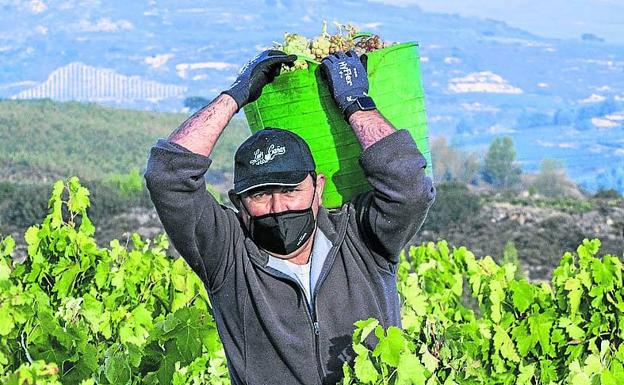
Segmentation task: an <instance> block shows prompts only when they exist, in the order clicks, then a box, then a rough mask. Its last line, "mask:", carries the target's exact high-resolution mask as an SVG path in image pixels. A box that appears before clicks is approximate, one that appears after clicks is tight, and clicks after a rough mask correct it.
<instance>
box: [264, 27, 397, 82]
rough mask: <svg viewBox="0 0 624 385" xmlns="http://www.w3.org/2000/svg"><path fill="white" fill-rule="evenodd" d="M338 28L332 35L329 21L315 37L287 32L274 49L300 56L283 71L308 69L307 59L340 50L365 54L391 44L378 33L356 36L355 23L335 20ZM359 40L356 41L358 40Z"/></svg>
mask: <svg viewBox="0 0 624 385" xmlns="http://www.w3.org/2000/svg"><path fill="white" fill-rule="evenodd" d="M334 24H335V25H336V27H337V29H338V33H336V34H334V35H331V34H329V33H328V32H327V22H323V30H322V32H321V34H320V35H319V36H317V37H315V38H313V39H308V38H306V37H305V36H302V35H299V34H296V33H288V32H287V33H285V34H284V43H283V44H280V43H277V42H275V43H274V44H273V49H278V50H281V51H284V52H285V53H287V54H289V55H291V54H293V55H297V56H299V57H300V58H299V59H297V60H296V61H295V64H294V66H292V67H289V66H286V65H284V66H283V67H282V70H283V71H295V70H298V69H307V68H308V62H307V61H306V60H305V59H306V58H307V59H312V60H316V61H319V62H320V61H321V60H323V59H324V58H326V57H327V56H328V55H329V54H332V53H336V52H338V51H348V50H350V49H354V50H355V52H356V53H357V54H358V55H360V56H361V55H363V54H365V53H367V52H371V51H373V50H375V49H380V48H384V47H387V46H388V45H389V44H388V43H384V42H382V40H381V38H380V37H379V36H377V35H373V36H372V37H364V38H362V37H356V36H357V35H358V33H359V31H358V29H357V27H355V26H354V25H353V24H347V25H342V24H339V23H336V22H334ZM358 39H359V41H356V40H358Z"/></svg>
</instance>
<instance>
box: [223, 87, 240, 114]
mask: <svg viewBox="0 0 624 385" xmlns="http://www.w3.org/2000/svg"><path fill="white" fill-rule="evenodd" d="M218 98H222V101H223V105H224V107H225V108H226V109H227V111H228V112H231V113H232V115H234V114H235V113H237V112H238V110H239V107H238V103H237V102H236V100H235V99H234V98H233V97H232V96H230V95H229V94H226V93H224V92H223V93H221V95H219V96H218Z"/></svg>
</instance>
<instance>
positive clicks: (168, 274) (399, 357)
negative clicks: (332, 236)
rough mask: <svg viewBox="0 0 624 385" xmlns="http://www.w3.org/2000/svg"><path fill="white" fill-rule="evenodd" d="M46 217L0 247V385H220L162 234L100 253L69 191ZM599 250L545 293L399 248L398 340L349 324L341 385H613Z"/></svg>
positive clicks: (616, 265)
mask: <svg viewBox="0 0 624 385" xmlns="http://www.w3.org/2000/svg"><path fill="white" fill-rule="evenodd" d="M48 203H49V213H48V215H47V216H46V217H45V219H44V220H43V223H41V224H40V225H36V226H32V227H30V228H29V229H28V230H27V231H26V233H25V240H26V242H27V244H28V258H27V260H26V261H25V262H24V263H21V264H15V263H14V262H13V257H14V255H13V254H15V251H14V246H15V242H14V240H13V239H12V238H11V237H5V238H0V239H1V240H0V383H3V384H9V385H17V384H20V385H21V384H45V385H59V384H65V385H69V384H81V385H95V384H115V385H123V384H150V385H152V384H153V385H156V384H174V385H182V384H228V383H229V380H228V372H227V367H226V362H225V356H224V352H223V348H222V345H221V343H220V341H219V337H218V334H217V329H216V325H215V322H214V319H213V317H212V314H211V308H210V304H209V301H208V298H207V295H206V292H205V290H204V287H203V285H202V283H201V281H200V280H199V279H198V278H197V276H196V275H195V274H194V273H192V271H191V270H190V268H189V267H188V266H187V265H186V263H185V262H184V261H183V260H181V259H176V260H174V259H172V258H169V257H167V256H166V254H165V250H166V249H167V247H168V241H167V238H166V236H165V235H161V236H158V237H156V238H155V239H154V240H148V239H141V237H139V236H138V235H137V234H134V235H133V236H132V237H131V238H130V239H128V240H126V241H123V242H120V241H118V240H114V241H112V242H111V243H110V247H109V248H101V247H99V246H98V245H97V244H96V243H95V241H94V239H93V235H94V232H95V227H94V226H93V224H92V223H91V221H90V219H89V217H88V215H87V210H88V208H89V205H90V200H89V190H88V189H86V188H85V187H83V186H82V185H81V184H80V182H79V180H78V179H77V178H76V177H73V178H70V179H68V180H67V181H58V182H56V183H55V184H54V187H53V189H52V194H51V197H50V200H49V202H48ZM599 248H600V242H599V241H598V240H591V241H589V240H586V241H584V242H583V244H582V245H580V246H579V247H578V249H577V253H576V254H573V253H566V254H565V255H564V256H563V258H562V259H561V262H560V265H559V267H558V268H557V269H556V270H555V272H554V274H553V278H552V282H551V283H550V284H549V283H546V282H542V283H530V282H528V281H526V280H524V279H522V280H517V279H515V278H514V277H515V276H516V275H515V271H514V269H515V267H514V266H513V265H512V264H507V265H504V266H499V265H497V264H496V263H495V262H494V261H493V260H492V259H491V258H490V257H485V258H483V259H477V258H475V256H474V255H473V254H472V253H471V252H470V251H468V250H466V249H465V248H463V247H462V248H457V249H454V250H452V251H451V250H449V248H448V246H447V244H446V242H444V241H440V242H438V243H437V244H434V243H428V244H423V245H421V246H419V247H412V248H411V249H410V250H409V252H408V253H407V254H405V255H403V256H402V258H401V262H400V266H399V270H398V284H399V294H400V296H401V299H402V304H403V306H402V319H403V329H399V328H395V327H390V328H388V329H383V328H382V327H381V326H380V324H379V322H378V321H377V320H375V319H368V320H362V321H359V322H357V323H356V324H355V325H354V333H353V348H354V351H355V353H356V357H355V361H354V364H353V365H352V366H348V365H345V366H344V368H343V370H344V375H345V377H344V380H343V381H342V384H343V385H347V384H397V385H398V384H423V385H425V384H426V385H433V384H444V385H451V384H517V385H524V384H575V385H576V384H578V385H585V384H586V385H590V384H591V385H597V384H604V385H615V384H622V383H624V345H623V344H622V339H623V337H624V334H623V331H624V316H623V312H624V300H623V298H622V296H623V294H624V288H623V282H622V264H621V262H620V259H619V258H618V257H616V256H611V255H606V256H603V257H598V252H599ZM371 333H372V334H373V335H375V336H376V338H377V340H378V343H377V344H376V346H374V347H373V346H369V345H368V344H367V343H366V342H365V340H366V341H369V340H370V339H367V337H368V336H369V335H371Z"/></svg>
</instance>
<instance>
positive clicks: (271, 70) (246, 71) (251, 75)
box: [221, 50, 297, 112]
mask: <svg viewBox="0 0 624 385" xmlns="http://www.w3.org/2000/svg"><path fill="white" fill-rule="evenodd" d="M295 60H297V55H286V54H285V53H284V52H282V51H278V50H266V51H263V52H262V53H260V54H259V55H258V56H256V57H255V58H253V59H252V60H251V61H250V62H249V63H247V64H245V65H244V66H243V67H242V68H241V69H240V71H239V72H238V78H237V79H236V81H235V82H234V83H232V85H231V86H230V89H229V90H226V91H223V92H221V93H222V94H227V95H230V96H231V97H232V98H233V99H234V100H235V101H236V105H237V106H238V109H237V110H236V112H238V111H239V110H240V109H241V108H243V106H245V105H246V104H248V103H251V102H254V101H256V100H258V98H259V97H260V94H262V87H264V86H265V85H267V84H269V83H271V82H272V81H273V79H275V77H276V76H277V75H279V73H280V69H281V67H282V64H286V65H289V66H292V65H293V64H294V62H295Z"/></svg>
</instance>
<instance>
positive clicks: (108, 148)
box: [0, 100, 249, 183]
mask: <svg viewBox="0 0 624 385" xmlns="http://www.w3.org/2000/svg"><path fill="white" fill-rule="evenodd" d="M189 115H190V114H174V113H155V112H144V111H134V110H123V109H113V108H106V107H101V106H99V105H95V104H82V103H75V102H69V103H57V102H52V101H49V100H36V101H0V180H8V181H15V182H35V183H36V182H48V181H51V180H54V179H57V178H65V177H68V176H71V175H77V176H78V177H80V178H83V179H89V180H100V179H104V178H106V177H107V176H110V175H112V174H115V173H122V174H125V173H128V172H130V171H131V170H132V169H139V170H141V172H142V171H143V169H144V167H145V164H146V161H147V157H148V153H149V149H150V147H151V146H152V145H153V144H154V143H155V142H156V140H157V139H158V138H162V137H167V136H168V135H169V134H170V133H171V132H172V131H173V130H174V129H175V128H176V127H178V125H179V124H180V123H181V122H183V121H184V120H185V119H186V118H187V117H188V116H189ZM248 135H249V129H248V127H247V123H246V121H245V120H244V119H238V118H235V119H233V120H232V122H231V124H230V127H228V129H226V131H225V132H224V134H223V135H222V136H221V138H220V140H219V143H218V145H217V147H216V149H215V152H214V156H213V164H212V166H211V171H213V172H217V173H219V174H222V173H223V172H230V171H231V170H232V167H233V160H232V159H233V156H232V154H233V153H234V151H235V150H236V148H237V147H238V145H239V144H240V143H241V142H242V140H244V138H245V137H247V136H248Z"/></svg>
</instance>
